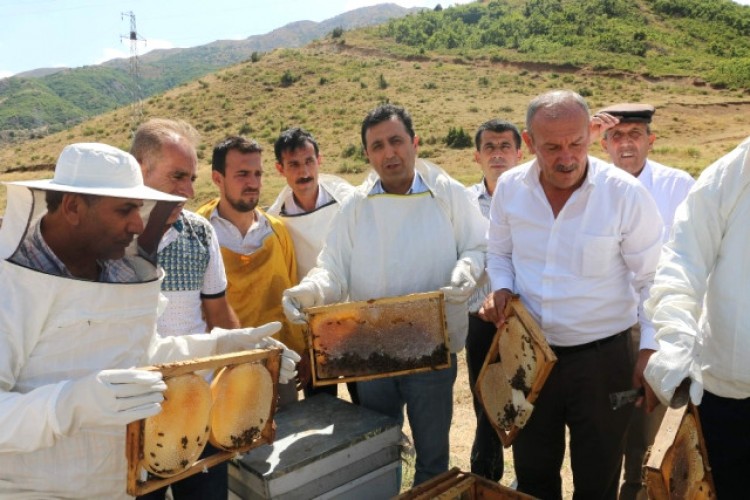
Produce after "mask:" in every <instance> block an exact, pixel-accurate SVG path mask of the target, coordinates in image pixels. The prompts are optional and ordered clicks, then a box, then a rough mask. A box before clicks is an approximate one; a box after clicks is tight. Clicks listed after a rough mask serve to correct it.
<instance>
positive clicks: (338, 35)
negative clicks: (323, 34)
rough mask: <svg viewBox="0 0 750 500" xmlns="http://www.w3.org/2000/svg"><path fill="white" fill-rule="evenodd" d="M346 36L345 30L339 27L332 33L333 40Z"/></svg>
mask: <svg viewBox="0 0 750 500" xmlns="http://www.w3.org/2000/svg"><path fill="white" fill-rule="evenodd" d="M343 35H344V28H342V27H341V26H337V27H336V28H333V31H331V38H341V37H342V36H343Z"/></svg>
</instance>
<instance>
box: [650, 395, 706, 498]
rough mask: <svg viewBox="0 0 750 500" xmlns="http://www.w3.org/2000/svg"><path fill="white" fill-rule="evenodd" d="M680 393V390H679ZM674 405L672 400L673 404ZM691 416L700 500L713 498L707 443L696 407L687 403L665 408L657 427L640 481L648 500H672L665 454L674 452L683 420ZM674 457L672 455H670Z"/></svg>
mask: <svg viewBox="0 0 750 500" xmlns="http://www.w3.org/2000/svg"><path fill="white" fill-rule="evenodd" d="M678 390H679V389H678ZM684 392H685V398H686V400H687V399H688V396H687V386H686V387H685V388H684ZM673 401H674V400H673ZM688 415H692V416H693V418H694V421H695V425H696V428H697V432H698V448H699V452H700V456H701V458H702V462H703V482H704V483H705V484H704V487H705V488H706V489H707V491H704V492H702V493H703V495H704V496H701V497H700V498H716V488H715V486H714V480H713V475H712V474H711V466H710V464H709V463H708V454H707V452H706V443H705V441H704V440H703V430H702V428H701V423H700V422H701V421H700V417H699V414H698V407H697V406H695V405H693V404H692V403H690V402H689V401H688V402H687V403H686V404H683V405H680V406H678V407H670V408H667V412H666V413H665V414H664V419H663V420H662V422H661V425H660V426H659V432H657V433H656V437H655V438H654V444H653V445H652V446H651V448H650V449H649V451H648V454H647V456H646V459H645V463H644V465H643V478H644V482H645V485H646V492H647V494H648V498H653V499H656V500H668V499H670V498H675V496H674V495H673V494H672V492H671V490H672V488H673V486H674V484H670V481H669V480H668V479H667V478H668V477H669V475H671V472H672V471H668V470H666V469H667V468H668V464H669V463H670V462H671V460H668V459H667V456H668V454H669V453H670V451H671V450H673V449H674V447H675V444H676V441H677V435H678V433H679V431H680V428H681V427H682V426H683V425H685V419H686V417H687V416H688ZM672 453H674V451H672Z"/></svg>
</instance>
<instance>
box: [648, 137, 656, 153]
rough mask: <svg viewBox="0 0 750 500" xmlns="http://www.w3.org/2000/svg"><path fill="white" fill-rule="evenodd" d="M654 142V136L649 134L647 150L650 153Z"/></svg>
mask: <svg viewBox="0 0 750 500" xmlns="http://www.w3.org/2000/svg"><path fill="white" fill-rule="evenodd" d="M655 140H656V134H649V135H648V150H649V151H651V148H653V147H654V141H655Z"/></svg>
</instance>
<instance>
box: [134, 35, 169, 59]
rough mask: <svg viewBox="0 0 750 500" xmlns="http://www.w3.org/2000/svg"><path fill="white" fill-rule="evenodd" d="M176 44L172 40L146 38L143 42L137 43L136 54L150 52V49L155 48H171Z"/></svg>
mask: <svg viewBox="0 0 750 500" xmlns="http://www.w3.org/2000/svg"><path fill="white" fill-rule="evenodd" d="M175 47H176V45H175V44H174V43H173V42H170V41H169V40H159V39H156V38H155V39H153V40H151V39H149V40H146V43H145V44H140V43H139V44H138V54H139V55H140V54H145V53H146V52H151V51H152V50H156V49H173V48H175Z"/></svg>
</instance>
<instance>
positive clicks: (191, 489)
mask: <svg viewBox="0 0 750 500" xmlns="http://www.w3.org/2000/svg"><path fill="white" fill-rule="evenodd" d="M198 141H199V137H198V132H197V131H196V130H195V129H194V128H193V127H192V126H191V125H190V124H188V123H187V122H184V121H180V120H177V121H176V120H167V119H163V118H153V119H151V120H148V121H147V122H145V123H143V124H142V125H141V126H140V127H138V129H137V130H136V132H135V136H134V137H133V144H132V145H131V147H130V151H131V153H132V154H133V156H135V158H136V159H137V160H138V163H139V164H140V165H141V171H142V172H143V182H144V183H145V184H146V185H147V186H148V187H150V188H152V189H156V190H159V191H162V192H164V193H169V194H173V195H177V196H182V197H184V198H186V199H190V198H192V197H193V195H194V194H195V192H194V191H193V183H194V182H195V179H196V177H197V169H198V157H197V155H196V151H195V148H196V146H197V144H198ZM158 252H159V253H158V261H159V265H161V266H162V267H163V268H164V271H165V273H166V275H165V278H164V281H163V282H162V294H163V295H164V296H165V297H166V298H167V299H168V302H167V305H166V308H165V309H164V312H163V313H162V314H161V315H160V316H159V320H158V323H157V330H158V331H159V333H160V334H161V335H187V334H190V333H195V332H208V331H211V329H213V328H214V327H220V328H238V327H239V326H240V324H239V321H238V320H237V316H236V315H235V314H234V311H233V310H232V308H231V307H230V306H229V302H228V301H227V297H226V289H227V279H226V274H225V272H224V263H223V261H222V258H221V252H220V251H219V242H218V239H217V237H216V234H215V233H214V230H213V228H212V227H211V224H209V223H208V222H207V221H206V220H205V219H204V218H203V217H200V216H199V215H197V214H195V213H193V212H190V211H188V210H185V208H184V203H180V204H179V205H177V206H176V207H175V209H174V210H173V211H172V213H171V214H169V216H168V218H167V226H166V227H165V233H164V235H163V236H162V238H161V241H160V242H159V250H158ZM246 326H249V325H246ZM213 453H216V450H215V449H214V448H213V447H212V446H211V445H210V444H209V445H208V446H207V447H206V450H205V451H204V455H210V454H213ZM227 477H228V476H227V464H226V463H223V464H219V465H218V466H216V467H212V468H211V469H209V471H208V473H206V474H196V475H194V476H191V477H189V478H187V479H184V480H182V481H178V482H176V483H174V484H173V485H172V493H173V495H174V497H175V500H184V499H190V498H196V499H198V498H200V499H203V498H207V499H217V500H218V499H225V498H226V497H227V491H228V482H227V481H228V479H227ZM166 491H167V488H166V487H165V488H160V489H158V490H156V491H154V492H151V493H148V494H146V495H144V496H142V497H140V498H141V499H143V500H161V499H163V498H164V497H165V494H166Z"/></svg>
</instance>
